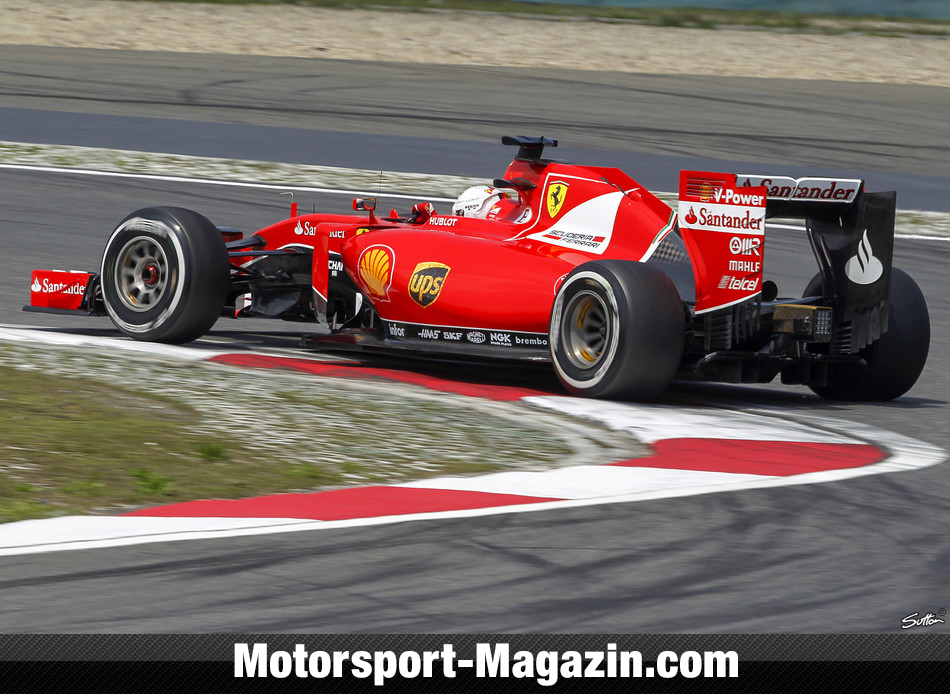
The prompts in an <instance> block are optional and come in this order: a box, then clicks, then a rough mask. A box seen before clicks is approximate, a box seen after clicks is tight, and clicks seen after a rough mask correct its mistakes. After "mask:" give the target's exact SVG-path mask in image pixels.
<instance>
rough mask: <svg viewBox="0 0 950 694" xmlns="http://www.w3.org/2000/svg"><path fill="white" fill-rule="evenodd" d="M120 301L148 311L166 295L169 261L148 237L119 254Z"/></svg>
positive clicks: (135, 240)
mask: <svg viewBox="0 0 950 694" xmlns="http://www.w3.org/2000/svg"><path fill="white" fill-rule="evenodd" d="M115 286H116V290H117V294H118V296H119V301H121V302H122V305H123V306H125V307H126V308H128V309H130V310H132V311H148V310H149V309H151V308H154V307H155V306H156V305H157V304H158V302H159V301H161V299H162V297H163V296H164V295H165V289H166V288H167V286H168V258H167V257H166V256H165V251H164V250H163V249H162V247H161V246H160V245H159V244H158V243H157V242H156V241H155V239H153V238H151V237H148V236H139V237H137V238H134V239H132V240H131V241H129V242H128V243H126V244H125V245H124V246H123V247H122V250H121V251H119V254H118V256H117V261H116V267H115Z"/></svg>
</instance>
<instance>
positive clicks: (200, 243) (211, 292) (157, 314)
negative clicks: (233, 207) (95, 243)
mask: <svg viewBox="0 0 950 694" xmlns="http://www.w3.org/2000/svg"><path fill="white" fill-rule="evenodd" d="M100 281H101V283H102V298H103V301H104V303H105V307H106V311H107V312H108V314H109V317H110V318H111V319H112V322H113V323H114V324H115V326H116V327H117V328H118V329H119V330H120V331H121V332H122V333H124V334H126V335H128V336H129V337H132V338H135V339H136V340H147V341H151V342H167V343H174V344H180V343H183V342H190V341H191V340H195V339H197V338H199V337H201V336H202V335H204V334H205V333H206V332H208V330H210V329H211V326H212V325H214V323H215V321H216V320H217V319H218V316H220V315H221V311H222V308H223V307H224V304H225V301H226V299H227V294H228V290H229V288H230V263H229V261H228V253H227V249H226V248H225V245H224V239H223V238H222V237H221V233H220V232H219V231H218V229H217V228H216V227H215V226H214V224H212V223H211V222H210V221H208V219H206V218H205V217H203V216H201V215H200V214H198V213H196V212H192V211H191V210H186V209H182V208H178V207H150V208H146V209H142V210H139V211H137V212H133V213H132V214H130V215H129V216H128V217H126V218H125V219H124V220H122V222H120V223H119V225H118V226H117V227H116V229H115V231H113V232H112V236H111V237H110V238H109V241H108V242H107V243H106V247H105V251H104V252H103V254H102V268H101V272H100Z"/></svg>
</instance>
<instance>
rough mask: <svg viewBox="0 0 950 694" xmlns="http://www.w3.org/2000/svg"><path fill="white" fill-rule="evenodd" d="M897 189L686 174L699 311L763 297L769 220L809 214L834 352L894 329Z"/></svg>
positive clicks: (843, 181)
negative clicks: (891, 318) (829, 312)
mask: <svg viewBox="0 0 950 694" xmlns="http://www.w3.org/2000/svg"><path fill="white" fill-rule="evenodd" d="M896 201H897V194H896V193H894V192H885V193H868V192H867V191H865V189H864V181H863V180H861V179H848V178H822V177H806V178H798V179H796V178H791V177H788V176H762V175H746V174H741V175H738V176H737V175H734V174H723V173H712V172H704V171H682V172H680V191H679V210H678V211H679V215H678V217H679V220H678V221H679V228H680V232H681V234H682V236H683V241H684V242H685V244H686V246H687V249H688V250H689V253H690V256H691V260H692V262H693V271H694V274H695V280H696V313H697V314H700V313H709V312H716V311H718V310H720V309H726V308H729V307H733V306H737V305H744V304H745V303H746V302H756V303H759V302H761V291H762V258H763V254H764V251H765V234H766V224H765V220H766V219H769V218H774V217H787V218H800V219H804V220H805V229H806V233H807V235H808V239H809V242H810V244H811V247H812V251H813V252H814V255H815V258H816V260H817V262H818V270H819V273H820V276H821V284H822V287H821V295H820V296H817V297H814V298H815V301H816V302H821V303H822V305H829V306H831V307H832V309H833V316H834V326H835V330H834V334H835V338H834V340H833V344H832V351H833V352H840V353H852V354H853V353H856V352H857V351H859V350H860V349H862V348H863V347H865V346H867V345H868V344H870V343H871V342H873V341H875V340H876V339H877V338H878V337H880V335H881V334H882V333H884V332H885V331H886V330H887V315H888V311H887V307H888V297H889V295H890V275H891V263H892V259H893V249H894V214H895V209H896Z"/></svg>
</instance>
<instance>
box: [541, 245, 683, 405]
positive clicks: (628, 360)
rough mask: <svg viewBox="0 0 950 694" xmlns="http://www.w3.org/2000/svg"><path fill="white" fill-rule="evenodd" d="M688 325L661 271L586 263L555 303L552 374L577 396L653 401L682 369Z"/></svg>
mask: <svg viewBox="0 0 950 694" xmlns="http://www.w3.org/2000/svg"><path fill="white" fill-rule="evenodd" d="M685 323H686V320H685V314H684V310H683V302H682V300H681V299H680V296H679V293H678V292H677V290H676V287H675V286H674V285H673V281H672V280H671V279H670V278H669V277H668V276H667V275H666V274H665V273H664V272H662V271H661V270H658V269H657V268H654V267H651V266H649V265H644V264H642V263H637V262H633V261H624V260H595V261H592V262H589V263H584V264H583V265H580V266H578V267H577V268H575V269H574V270H573V271H572V272H571V273H570V274H569V275H568V276H567V277H566V278H565V280H564V282H563V283H562V285H561V287H560V289H559V290H558V293H557V296H556V297H555V299H554V307H553V309H552V311H551V323H550V328H549V343H550V349H551V359H552V361H553V363H554V369H555V371H556V372H557V375H558V378H559V379H560V381H561V383H562V384H563V385H564V387H565V388H567V390H568V391H570V392H571V393H573V394H574V395H580V396H584V397H593V398H609V399H624V400H650V399H653V398H656V397H657V396H659V395H660V394H661V393H662V392H663V391H664V390H666V388H667V386H668V385H669V383H670V381H671V380H672V379H673V376H674V374H675V373H676V370H677V368H678V367H679V365H680V360H681V359H682V356H683V346H684V343H685Z"/></svg>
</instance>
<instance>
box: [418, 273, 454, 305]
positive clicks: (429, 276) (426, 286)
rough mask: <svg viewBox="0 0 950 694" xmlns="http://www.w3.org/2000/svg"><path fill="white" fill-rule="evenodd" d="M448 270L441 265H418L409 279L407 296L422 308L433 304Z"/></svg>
mask: <svg viewBox="0 0 950 694" xmlns="http://www.w3.org/2000/svg"><path fill="white" fill-rule="evenodd" d="M450 269H451V268H449V266H448V265H443V264H442V263H419V264H418V265H416V269H415V270H413V271H412V277H410V278H409V296H411V297H412V300H413V301H415V302H416V303H417V304H419V305H420V306H422V308H425V307H426V306H429V305H430V304H432V303H434V302H435V300H436V299H438V298H439V294H441V293H442V284H443V282H445V278H446V276H447V275H448V274H449V270H450Z"/></svg>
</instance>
